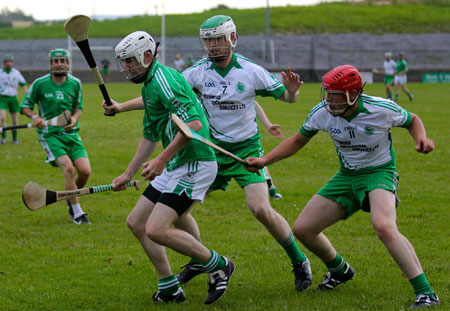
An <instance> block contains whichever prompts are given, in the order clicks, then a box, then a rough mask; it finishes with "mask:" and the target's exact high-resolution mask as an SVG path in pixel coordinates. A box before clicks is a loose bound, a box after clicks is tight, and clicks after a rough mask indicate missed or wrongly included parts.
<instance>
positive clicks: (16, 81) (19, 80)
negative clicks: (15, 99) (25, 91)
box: [0, 68, 27, 96]
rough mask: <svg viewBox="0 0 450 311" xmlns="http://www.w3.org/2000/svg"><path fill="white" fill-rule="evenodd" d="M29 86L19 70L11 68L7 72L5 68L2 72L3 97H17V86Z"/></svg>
mask: <svg viewBox="0 0 450 311" xmlns="http://www.w3.org/2000/svg"><path fill="white" fill-rule="evenodd" d="M26 84H27V81H25V79H24V77H23V76H22V74H21V73H20V71H19V70H17V69H15V68H11V70H10V71H9V72H6V71H5V69H4V68H3V69H2V70H0V95H1V96H17V86H19V85H20V86H24V85H26Z"/></svg>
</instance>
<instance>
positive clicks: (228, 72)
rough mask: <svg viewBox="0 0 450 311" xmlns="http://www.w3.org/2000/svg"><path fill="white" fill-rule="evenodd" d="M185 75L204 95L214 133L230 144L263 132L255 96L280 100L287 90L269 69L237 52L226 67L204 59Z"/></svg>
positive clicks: (202, 100)
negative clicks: (257, 115) (221, 67)
mask: <svg viewBox="0 0 450 311" xmlns="http://www.w3.org/2000/svg"><path fill="white" fill-rule="evenodd" d="M183 75H184V76H185V78H186V80H187V81H188V82H189V84H190V85H191V86H192V88H193V89H194V91H195V92H196V93H197V94H198V95H199V97H200V101H201V103H202V104H203V107H204V109H205V112H206V116H207V117H208V119H209V123H210V127H211V135H212V136H213V137H214V138H216V139H218V140H221V141H224V142H227V143H237V142H242V141H244V140H246V139H248V138H250V137H253V136H255V135H256V134H259V132H258V126H257V124H256V122H255V120H256V108H255V96H257V95H260V96H272V97H274V98H276V99H278V98H280V96H281V95H282V94H283V93H284V91H285V90H286V88H285V87H284V85H283V84H281V83H280V82H278V81H277V80H276V78H275V77H274V76H273V75H272V74H270V73H269V72H267V70H265V69H264V68H262V67H261V66H259V65H257V64H255V63H254V62H252V61H250V60H249V59H247V58H245V57H243V56H242V55H239V54H234V53H233V59H232V60H231V63H230V64H229V65H228V67H227V68H226V69H225V70H221V69H220V68H218V67H217V66H216V65H215V64H214V63H213V62H211V61H209V60H207V59H202V60H200V61H198V62H197V63H195V64H194V65H193V66H192V67H189V68H188V69H186V70H185V71H184V72H183Z"/></svg>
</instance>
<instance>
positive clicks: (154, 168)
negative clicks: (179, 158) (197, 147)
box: [141, 120, 202, 180]
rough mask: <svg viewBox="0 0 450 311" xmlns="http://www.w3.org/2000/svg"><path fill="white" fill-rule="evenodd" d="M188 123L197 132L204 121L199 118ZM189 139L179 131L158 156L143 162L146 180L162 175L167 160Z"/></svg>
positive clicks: (143, 172) (143, 174)
mask: <svg viewBox="0 0 450 311" xmlns="http://www.w3.org/2000/svg"><path fill="white" fill-rule="evenodd" d="M186 125H187V126H189V127H190V128H192V129H193V130H194V131H196V132H198V131H199V130H200V129H201V128H202V123H201V122H200V121H199V120H194V121H191V122H187V123H186ZM189 141H190V140H189V139H188V138H186V137H185V136H183V135H181V133H180V132H178V133H177V135H176V136H175V138H174V139H173V140H172V141H171V142H170V144H169V145H168V146H167V147H166V148H165V149H164V150H163V151H162V152H161V153H160V154H158V156H157V157H155V158H154V159H152V160H151V161H148V162H146V163H144V164H143V166H142V167H143V170H142V174H141V176H143V177H144V179H145V180H153V179H154V178H155V177H156V176H159V175H161V174H162V172H163V170H164V168H165V166H166V164H167V162H169V160H170V159H172V158H173V157H174V156H175V155H176V154H177V153H178V152H179V151H180V150H181V149H183V148H184V147H185V146H186V145H187V144H188V143H189Z"/></svg>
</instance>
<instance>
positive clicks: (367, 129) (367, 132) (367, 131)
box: [364, 125, 375, 136]
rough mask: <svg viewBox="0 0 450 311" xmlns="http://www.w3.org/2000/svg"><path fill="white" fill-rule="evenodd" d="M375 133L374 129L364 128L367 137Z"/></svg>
mask: <svg viewBox="0 0 450 311" xmlns="http://www.w3.org/2000/svg"><path fill="white" fill-rule="evenodd" d="M374 133H375V129H374V128H373V127H370V126H368V125H366V127H365V128H364V134H365V135H367V136H371V135H373V134H374Z"/></svg>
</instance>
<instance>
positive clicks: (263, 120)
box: [255, 101, 283, 200]
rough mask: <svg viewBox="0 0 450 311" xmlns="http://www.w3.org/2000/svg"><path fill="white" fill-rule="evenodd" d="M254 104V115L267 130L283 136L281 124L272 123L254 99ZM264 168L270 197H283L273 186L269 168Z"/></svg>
mask: <svg viewBox="0 0 450 311" xmlns="http://www.w3.org/2000/svg"><path fill="white" fill-rule="evenodd" d="M255 104H256V117H257V118H258V120H259V121H261V123H262V124H263V125H264V126H265V127H266V129H267V131H269V133H270V134H271V135H272V136H273V137H275V138H279V139H280V138H283V132H281V130H280V127H281V126H280V125H279V124H272V122H270V120H269V118H268V117H267V115H266V113H265V112H264V109H263V107H261V105H260V104H259V103H258V102H256V101H255ZM264 170H265V171H266V181H267V186H268V187H269V195H270V197H271V198H272V199H275V200H280V199H281V198H283V196H282V195H281V193H278V191H277V187H276V186H275V184H274V182H273V179H272V176H271V175H270V172H269V168H268V167H265V168H264Z"/></svg>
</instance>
